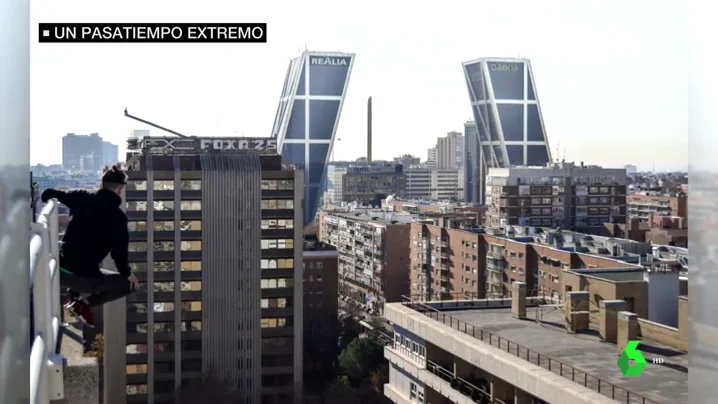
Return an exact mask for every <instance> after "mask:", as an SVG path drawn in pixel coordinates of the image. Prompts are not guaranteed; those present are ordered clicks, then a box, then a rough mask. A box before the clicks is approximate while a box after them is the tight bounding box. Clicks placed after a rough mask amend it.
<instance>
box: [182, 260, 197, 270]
mask: <svg viewBox="0 0 718 404" xmlns="http://www.w3.org/2000/svg"><path fill="white" fill-rule="evenodd" d="M181 268H182V270H183V271H201V270H202V261H182V264H181Z"/></svg>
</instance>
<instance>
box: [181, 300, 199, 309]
mask: <svg viewBox="0 0 718 404" xmlns="http://www.w3.org/2000/svg"><path fill="white" fill-rule="evenodd" d="M182 311H202V302H200V301H199V300H190V301H186V302H182Z"/></svg>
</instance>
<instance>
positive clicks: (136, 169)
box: [104, 137, 304, 404]
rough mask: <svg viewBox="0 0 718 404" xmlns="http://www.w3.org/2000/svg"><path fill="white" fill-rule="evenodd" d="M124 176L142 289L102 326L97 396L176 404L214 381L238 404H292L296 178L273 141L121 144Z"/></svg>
mask: <svg viewBox="0 0 718 404" xmlns="http://www.w3.org/2000/svg"><path fill="white" fill-rule="evenodd" d="M127 166H128V175H129V182H128V185H127V190H126V192H125V198H126V208H127V215H128V218H129V220H130V222H129V228H130V240H131V241H130V261H131V266H132V269H133V271H134V273H135V274H136V275H137V278H138V279H139V280H140V282H141V286H140V288H139V289H138V291H137V292H136V293H133V294H131V295H129V296H128V297H127V298H126V312H121V313H117V318H114V317H113V318H112V321H111V324H105V353H106V355H112V356H113V357H115V358H116V359H117V360H113V361H112V362H111V363H108V364H106V369H105V372H106V375H107V377H106V378H105V382H104V383H105V389H106V390H107V389H110V390H111V391H114V392H120V391H123V392H126V397H119V398H118V400H121V401H123V402H124V400H126V402H127V403H152V404H163V403H173V402H174V399H175V392H176V391H177V390H178V389H179V390H180V391H181V390H182V389H183V388H190V387H192V384H193V383H195V382H196V381H198V380H200V379H201V378H203V377H213V378H218V379H219V380H221V381H224V382H226V383H228V384H227V386H231V388H235V389H236V391H235V393H236V394H237V395H238V396H239V398H238V399H237V402H246V403H259V402H262V403H291V402H299V400H300V398H301V395H302V385H303V375H302V367H303V356H302V352H303V349H304V344H303V310H304V308H303V305H302V302H303V282H302V275H303V274H302V262H303V245H302V238H303V230H302V229H303V215H302V210H301V206H302V200H303V193H302V191H303V189H304V188H303V178H304V177H303V173H302V172H301V171H299V170H296V171H295V170H293V169H286V168H284V167H283V165H282V159H281V156H279V155H278V154H277V152H276V142H275V141H274V140H267V139H249V138H241V139H238V138H212V139H209V138H181V139H174V138H150V137H146V138H142V139H130V141H129V144H128V157H127ZM123 317H126V318H123ZM125 327H126V331H125ZM118 349H119V350H120V351H121V352H124V353H125V354H124V355H117V353H116V350H118ZM118 384H119V385H118ZM125 385H126V388H125Z"/></svg>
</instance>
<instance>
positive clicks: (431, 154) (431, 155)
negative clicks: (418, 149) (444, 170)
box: [425, 146, 439, 167]
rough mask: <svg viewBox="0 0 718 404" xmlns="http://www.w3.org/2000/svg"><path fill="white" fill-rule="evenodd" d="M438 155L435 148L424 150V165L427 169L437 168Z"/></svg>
mask: <svg viewBox="0 0 718 404" xmlns="http://www.w3.org/2000/svg"><path fill="white" fill-rule="evenodd" d="M438 158H439V157H438V154H437V149H436V146H434V147H430V148H429V149H427V150H426V163H425V165H426V166H427V167H437V164H438V163H437V160H438Z"/></svg>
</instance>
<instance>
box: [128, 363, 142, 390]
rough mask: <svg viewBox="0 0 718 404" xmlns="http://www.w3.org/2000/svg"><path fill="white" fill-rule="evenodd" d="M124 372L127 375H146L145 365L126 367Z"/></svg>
mask: <svg viewBox="0 0 718 404" xmlns="http://www.w3.org/2000/svg"><path fill="white" fill-rule="evenodd" d="M125 371H126V373H127V374H128V375H143V374H146V373H147V365H146V364H142V365H127V366H125ZM128 387H129V386H128Z"/></svg>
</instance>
